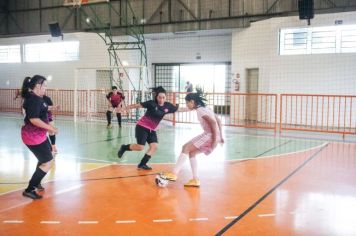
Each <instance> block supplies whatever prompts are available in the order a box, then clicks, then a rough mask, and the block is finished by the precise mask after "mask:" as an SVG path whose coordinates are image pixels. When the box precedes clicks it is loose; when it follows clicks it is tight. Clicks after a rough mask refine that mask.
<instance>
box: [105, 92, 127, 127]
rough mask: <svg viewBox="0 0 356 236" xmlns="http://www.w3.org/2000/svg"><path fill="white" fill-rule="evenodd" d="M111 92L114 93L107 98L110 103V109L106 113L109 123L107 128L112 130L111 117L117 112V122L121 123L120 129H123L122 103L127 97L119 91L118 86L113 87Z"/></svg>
mask: <svg viewBox="0 0 356 236" xmlns="http://www.w3.org/2000/svg"><path fill="white" fill-rule="evenodd" d="M111 90H112V91H111V92H110V93H109V94H108V95H106V98H107V99H108V101H109V108H108V110H107V111H106V119H107V121H108V125H107V128H109V129H110V128H112V125H111V117H112V113H113V111H115V112H116V117H117V122H118V123H119V127H120V128H121V107H122V105H121V103H122V101H123V100H124V99H125V97H124V95H122V93H120V92H118V91H117V87H116V86H112V87H111Z"/></svg>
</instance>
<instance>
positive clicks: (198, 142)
mask: <svg viewBox="0 0 356 236" xmlns="http://www.w3.org/2000/svg"><path fill="white" fill-rule="evenodd" d="M196 111H197V115H198V120H199V122H200V124H201V126H202V128H203V130H204V133H202V134H200V135H198V136H196V137H195V138H193V139H192V140H190V142H191V143H193V145H194V146H195V147H197V148H198V149H199V150H200V151H201V152H203V153H205V154H206V155H208V154H210V153H211V152H212V151H213V149H212V147H211V145H212V144H213V131H212V129H211V127H210V125H209V123H208V121H206V120H205V119H204V118H203V116H208V117H210V118H211V119H213V120H215V121H216V124H215V125H216V127H215V128H216V131H217V133H216V137H215V140H216V141H217V142H219V143H220V142H221V138H220V136H221V135H220V130H219V126H218V122H217V120H216V118H215V113H214V112H213V111H212V110H211V109H209V108H207V107H199V108H197V110H196Z"/></svg>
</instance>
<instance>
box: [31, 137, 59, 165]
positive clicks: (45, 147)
mask: <svg viewBox="0 0 356 236" xmlns="http://www.w3.org/2000/svg"><path fill="white" fill-rule="evenodd" d="M26 146H27V147H28V148H29V149H30V150H31V152H32V153H33V154H34V155H35V157H36V158H37V160H38V162H39V163H40V164H42V163H46V162H49V161H50V160H52V159H53V155H52V148H51V144H50V142H49V141H48V138H47V139H46V141H44V142H43V143H41V144H38V145H26Z"/></svg>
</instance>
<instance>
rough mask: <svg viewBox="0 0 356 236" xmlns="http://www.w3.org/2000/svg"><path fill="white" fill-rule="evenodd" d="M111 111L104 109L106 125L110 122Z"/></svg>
mask: <svg viewBox="0 0 356 236" xmlns="http://www.w3.org/2000/svg"><path fill="white" fill-rule="evenodd" d="M111 114H112V112H111V111H106V120H107V121H108V125H110V124H111Z"/></svg>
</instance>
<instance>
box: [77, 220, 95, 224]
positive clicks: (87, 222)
mask: <svg viewBox="0 0 356 236" xmlns="http://www.w3.org/2000/svg"><path fill="white" fill-rule="evenodd" d="M97 223H99V221H96V220H92V221H89V220H88V221H84V220H80V221H78V224H97Z"/></svg>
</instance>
